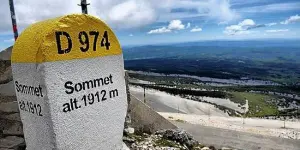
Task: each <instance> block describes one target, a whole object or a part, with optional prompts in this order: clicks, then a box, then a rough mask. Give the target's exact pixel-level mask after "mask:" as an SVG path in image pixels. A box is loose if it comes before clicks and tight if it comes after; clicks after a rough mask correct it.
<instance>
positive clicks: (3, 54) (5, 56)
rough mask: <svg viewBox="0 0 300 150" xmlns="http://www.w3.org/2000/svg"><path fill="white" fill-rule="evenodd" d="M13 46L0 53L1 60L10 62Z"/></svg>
mask: <svg viewBox="0 0 300 150" xmlns="http://www.w3.org/2000/svg"><path fill="white" fill-rule="evenodd" d="M11 51H12V46H10V47H8V48H7V49H5V50H3V51H1V52H0V60H10V57H11Z"/></svg>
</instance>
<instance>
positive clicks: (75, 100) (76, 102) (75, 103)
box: [74, 98, 81, 109]
mask: <svg viewBox="0 0 300 150" xmlns="http://www.w3.org/2000/svg"><path fill="white" fill-rule="evenodd" d="M74 105H75V109H78V108H80V107H81V106H80V105H79V106H78V100H77V99H76V98H74Z"/></svg>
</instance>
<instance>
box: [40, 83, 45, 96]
mask: <svg viewBox="0 0 300 150" xmlns="http://www.w3.org/2000/svg"><path fill="white" fill-rule="evenodd" d="M39 89H40V93H41V97H44V96H43V92H42V87H41V86H40V85H39Z"/></svg>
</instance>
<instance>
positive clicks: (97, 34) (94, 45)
mask: <svg viewBox="0 0 300 150" xmlns="http://www.w3.org/2000/svg"><path fill="white" fill-rule="evenodd" d="M90 35H94V36H95V37H94V44H93V50H94V51H96V48H97V39H98V36H99V32H98V31H90Z"/></svg>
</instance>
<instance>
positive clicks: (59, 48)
mask: <svg viewBox="0 0 300 150" xmlns="http://www.w3.org/2000/svg"><path fill="white" fill-rule="evenodd" d="M62 35H64V36H65V37H66V38H67V40H68V47H67V48H66V49H62V46H61V36H62ZM55 37H56V45H57V52H58V54H65V53H69V52H70V51H71V49H72V40H71V37H70V35H69V33H67V32H64V31H57V32H55Z"/></svg>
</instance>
